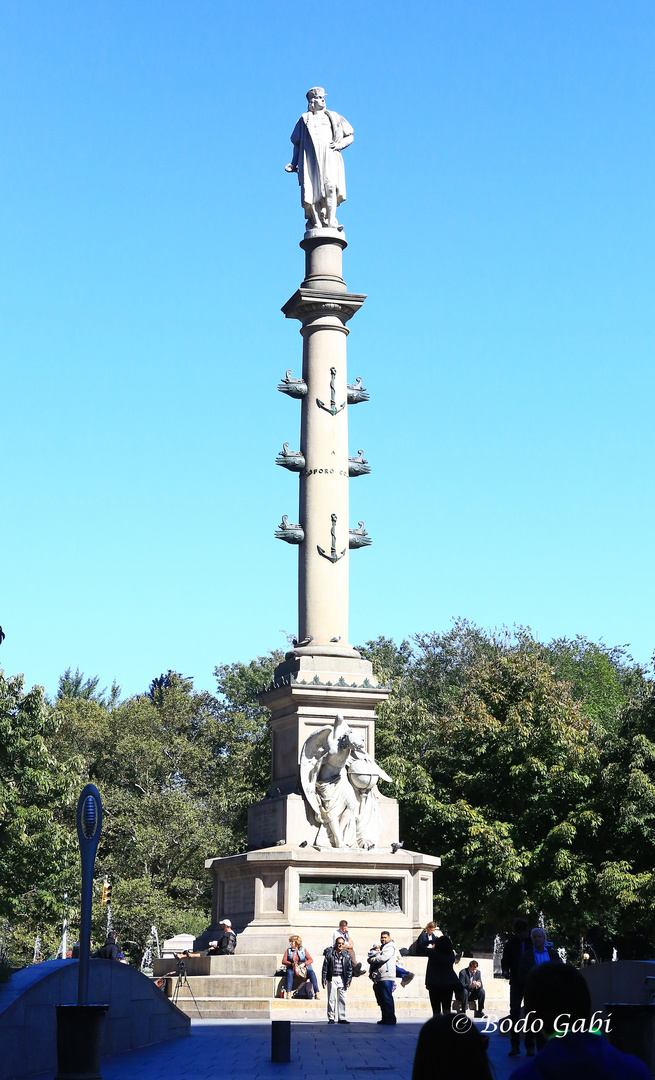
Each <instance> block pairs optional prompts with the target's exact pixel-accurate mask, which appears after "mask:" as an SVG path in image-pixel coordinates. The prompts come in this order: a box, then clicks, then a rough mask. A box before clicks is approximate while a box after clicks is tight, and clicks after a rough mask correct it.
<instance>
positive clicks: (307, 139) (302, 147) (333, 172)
mask: <svg viewBox="0 0 655 1080" xmlns="http://www.w3.org/2000/svg"><path fill="white" fill-rule="evenodd" d="M325 115H326V116H327V118H328V120H329V121H330V124H331V126H332V138H333V140H336V141H338V142H340V141H341V140H342V139H345V138H346V137H347V136H348V135H352V134H353V128H352V127H351V126H350V124H349V123H348V121H347V120H346V119H345V117H343V116H340V115H339V113H335V112H330V110H329V109H326V110H325ZM310 116H312V113H308V112H306V113H303V114H302V116H301V117H300V119H299V121H298V123H297V124H296V126H295V128H294V129H293V133H292V135H291V142H292V143H293V159H292V162H291V163H292V165H293V166H294V167H295V168H297V169H298V181H299V183H300V201H301V203H302V205H303V207H304V208H305V211H306V212H307V211H309V209H310V207H312V206H315V205H316V203H318V202H320V201H321V199H324V198H325V180H326V175H327V178H329V179H330V181H331V182H332V184H333V186H334V188H335V190H336V193H337V206H338V205H339V204H340V203H342V202H344V200H345V198H346V172H345V169H344V167H343V158H342V157H341V151H340V150H330V149H329V147H328V148H325V147H315V146H314V141H313V139H312V136H311V133H310V131H309V127H308V123H309V117H310ZM307 216H308V217H309V216H310V215H309V213H307Z"/></svg>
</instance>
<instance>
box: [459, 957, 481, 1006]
mask: <svg viewBox="0 0 655 1080" xmlns="http://www.w3.org/2000/svg"><path fill="white" fill-rule="evenodd" d="M459 981H460V982H461V984H462V986H463V988H464V992H463V996H462V1012H466V1010H467V1008H468V1003H469V1001H474V1002H475V1003H476V1009H475V1015H476V1016H477V1017H478V1018H480V1017H483V1016H484V999H485V992H484V986H483V985H482V976H481V975H480V972H479V970H478V962H477V960H471V962H470V963H469V966H468V967H465V968H462V970H461V971H460V973H459Z"/></svg>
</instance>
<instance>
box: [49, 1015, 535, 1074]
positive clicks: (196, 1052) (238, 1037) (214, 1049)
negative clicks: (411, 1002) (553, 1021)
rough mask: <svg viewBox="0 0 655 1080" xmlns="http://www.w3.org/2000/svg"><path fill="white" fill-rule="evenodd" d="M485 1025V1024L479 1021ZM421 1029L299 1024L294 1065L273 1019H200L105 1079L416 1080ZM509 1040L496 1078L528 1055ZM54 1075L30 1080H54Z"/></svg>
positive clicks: (124, 1060)
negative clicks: (283, 1060) (280, 1048)
mask: <svg viewBox="0 0 655 1080" xmlns="http://www.w3.org/2000/svg"><path fill="white" fill-rule="evenodd" d="M478 1023H479V1025H480V1026H482V1027H484V1023H485V1021H484V1020H482V1021H478ZM420 1029H421V1024H420V1023H417V1022H416V1021H414V1020H412V1021H400V1022H399V1023H398V1024H397V1025H396V1027H392V1028H385V1027H378V1026H377V1024H375V1023H368V1022H364V1021H359V1022H358V1021H353V1022H352V1023H351V1024H350V1025H349V1026H348V1027H346V1026H345V1025H343V1026H340V1025H338V1024H335V1025H333V1026H328V1024H327V1022H325V1023H320V1024H319V1023H315V1022H314V1023H292V1025H291V1062H290V1063H289V1064H275V1065H274V1064H272V1063H271V1061H270V1056H271V1055H270V1048H271V1024H270V1021H267V1020H195V1021H193V1022H192V1024H191V1036H190V1037H189V1038H188V1039H178V1040H176V1041H175V1042H168V1043H160V1044H159V1045H157V1046H150V1047H146V1048H145V1049H143V1050H130V1051H128V1052H127V1053H125V1054H117V1055H115V1056H114V1057H109V1058H103V1062H102V1076H103V1080H211V1078H214V1077H225V1078H226V1080H245V1078H248V1080H277V1078H284V1080H312V1078H314V1077H317V1078H322V1077H326V1078H331V1077H335V1078H337V1077H338V1078H344V1080H364V1078H365V1077H371V1078H372V1080H375V1077H379V1078H380V1080H383V1078H386V1077H389V1080H410V1078H411V1075H412V1063H413V1060H414V1050H415V1048H416V1040H417V1038H418V1033H419V1031H420ZM508 1050H509V1040H508V1039H506V1038H503V1037H501V1036H499V1035H497V1034H491V1035H490V1037H489V1057H490V1060H491V1062H492V1065H493V1067H494V1071H495V1074H496V1078H497V1080H506V1078H507V1077H509V1076H510V1075H511V1073H512V1072H513V1070H514V1069H515V1068H517V1066H518V1065H519V1064H521V1062H522V1061H525V1057H520V1058H511V1059H510V1058H508V1057H507V1052H508ZM53 1075H54V1074H53V1072H47V1073H40V1074H39V1075H38V1077H36V1076H34V1077H31V1078H30V1080H46V1078H47V1080H52V1078H53Z"/></svg>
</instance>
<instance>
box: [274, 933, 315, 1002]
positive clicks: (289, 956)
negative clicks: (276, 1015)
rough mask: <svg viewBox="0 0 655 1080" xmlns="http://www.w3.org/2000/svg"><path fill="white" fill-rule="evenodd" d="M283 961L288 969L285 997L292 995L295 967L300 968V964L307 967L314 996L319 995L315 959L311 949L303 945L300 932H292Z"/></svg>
mask: <svg viewBox="0 0 655 1080" xmlns="http://www.w3.org/2000/svg"><path fill="white" fill-rule="evenodd" d="M282 963H283V965H284V967H285V968H286V969H287V970H286V974H285V984H284V996H285V998H290V997H291V987H292V986H293V976H294V968H298V967H300V965H303V966H304V967H305V968H306V969H307V978H308V979H309V981H310V982H311V984H312V987H313V990H314V997H316V998H317V997H318V981H317V979H316V972H315V971H314V968H313V967H312V964H313V963H314V961H313V960H312V958H311V956H310V954H309V951H308V950H307V949H305V948H304V947H303V943H302V938H301V937H299V935H298V934H292V935H291V937H290V938H289V948H288V949H287V950H286V952H285V954H284V956H283V957H282Z"/></svg>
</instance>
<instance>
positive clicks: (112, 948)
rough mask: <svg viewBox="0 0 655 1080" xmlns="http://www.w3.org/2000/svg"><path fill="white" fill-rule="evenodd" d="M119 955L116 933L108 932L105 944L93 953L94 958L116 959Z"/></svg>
mask: <svg viewBox="0 0 655 1080" xmlns="http://www.w3.org/2000/svg"><path fill="white" fill-rule="evenodd" d="M117 957H118V945H117V944H116V935H115V934H107V938H106V940H105V943H104V945H102V946H101V947H100V948H99V949H96V951H95V952H94V954H93V958H94V960H116V959H117Z"/></svg>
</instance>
